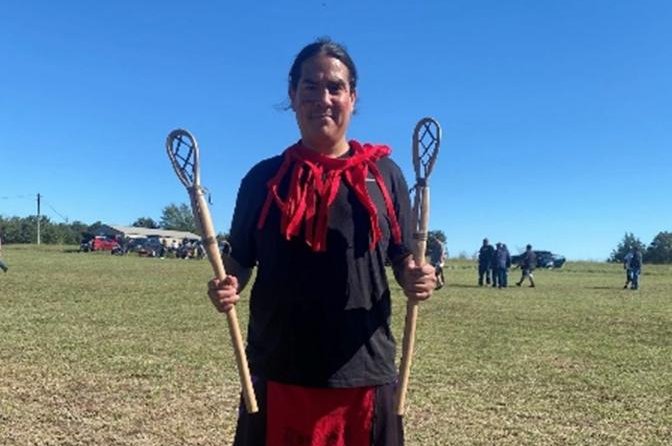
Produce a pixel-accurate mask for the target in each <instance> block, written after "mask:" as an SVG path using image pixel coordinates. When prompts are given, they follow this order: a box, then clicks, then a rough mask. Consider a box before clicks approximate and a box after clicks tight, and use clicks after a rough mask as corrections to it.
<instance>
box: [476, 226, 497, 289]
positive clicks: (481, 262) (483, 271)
mask: <svg viewBox="0 0 672 446" xmlns="http://www.w3.org/2000/svg"><path fill="white" fill-rule="evenodd" d="M494 255H495V248H494V247H493V246H492V245H491V244H490V242H489V241H488V239H487V238H484V239H483V245H481V249H480V250H479V251H478V286H483V277H485V283H486V284H488V285H490V273H491V268H492V259H493V257H494Z"/></svg>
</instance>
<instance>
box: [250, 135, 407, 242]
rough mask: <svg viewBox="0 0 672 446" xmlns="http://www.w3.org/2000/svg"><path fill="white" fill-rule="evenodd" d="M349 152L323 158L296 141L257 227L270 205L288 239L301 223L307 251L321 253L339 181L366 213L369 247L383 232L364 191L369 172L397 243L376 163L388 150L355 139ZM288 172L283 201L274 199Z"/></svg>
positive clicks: (389, 203)
mask: <svg viewBox="0 0 672 446" xmlns="http://www.w3.org/2000/svg"><path fill="white" fill-rule="evenodd" d="M350 148H351V155H350V156H349V157H347V158H329V157H326V156H324V155H321V154H319V153H318V152H315V151H314V150H311V149H309V148H307V147H304V146H302V145H301V143H300V142H299V143H297V144H295V145H293V146H291V147H289V148H288V149H287V150H285V152H284V160H283V162H282V165H281V166H280V169H279V170H278V173H276V174H275V176H274V177H273V178H271V179H270V180H269V182H268V195H267V196H266V201H265V202H264V207H263V208H262V210H261V215H260V216H259V222H258V223H257V228H258V229H261V228H263V226H264V223H265V221H266V217H267V216H268V212H269V209H270V207H271V203H273V202H275V204H276V205H277V206H278V208H279V209H280V213H281V218H280V232H281V233H282V234H283V235H284V236H285V238H286V239H287V240H289V239H291V238H292V237H295V236H297V235H298V234H299V232H300V231H301V225H302V224H303V226H304V233H305V238H306V243H307V244H308V246H310V247H311V248H312V250H313V251H315V252H321V251H325V250H326V248H327V246H326V244H327V219H328V215H329V206H331V204H332V203H333V202H334V199H335V198H336V193H337V192H338V188H339V186H340V183H341V178H343V179H345V182H346V184H348V185H349V186H350V187H351V188H352V190H353V191H354V193H355V195H356V196H357V198H358V199H359V201H360V202H361V203H362V204H363V205H364V207H365V208H366V210H367V211H368V213H369V221H370V223H371V244H370V248H373V247H374V246H375V245H376V244H377V243H378V241H379V240H380V237H381V235H382V231H381V230H380V225H379V224H378V211H377V209H376V206H375V204H374V203H373V200H371V197H370V196H369V194H368V192H367V189H366V177H367V176H368V174H369V172H370V173H371V174H372V175H373V178H374V179H375V181H376V184H378V187H379V188H380V191H381V192H382V194H383V199H384V200H385V207H386V209H387V215H388V219H389V221H390V227H391V231H392V237H393V239H394V241H395V242H396V243H401V230H400V228H399V222H398V221H397V217H396V214H395V211H394V205H393V203H392V199H391V198H390V193H389V191H388V190H387V186H385V183H384V181H383V178H382V176H381V174H380V170H378V167H377V166H376V160H378V159H380V158H382V157H385V156H388V155H389V154H390V152H391V150H390V148H389V147H387V146H376V145H371V144H364V145H361V144H360V143H359V142H357V141H354V140H353V141H350ZM290 167H293V169H292V171H291V177H290V183H289V190H288V192H287V197H286V199H284V200H283V199H282V198H281V197H280V195H279V194H278V188H279V186H280V182H281V181H282V179H283V178H284V177H285V175H286V174H287V172H288V171H289V169H290Z"/></svg>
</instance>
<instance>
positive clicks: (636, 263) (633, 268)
mask: <svg viewBox="0 0 672 446" xmlns="http://www.w3.org/2000/svg"><path fill="white" fill-rule="evenodd" d="M641 274H642V252H641V251H640V250H639V247H637V246H635V248H634V249H633V250H632V258H631V259H630V289H631V290H637V289H639V276H640V275H641Z"/></svg>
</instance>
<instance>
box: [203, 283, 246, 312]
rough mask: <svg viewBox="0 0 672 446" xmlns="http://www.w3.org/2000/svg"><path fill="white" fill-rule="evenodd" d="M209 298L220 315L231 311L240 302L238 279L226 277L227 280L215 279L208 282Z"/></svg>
mask: <svg viewBox="0 0 672 446" xmlns="http://www.w3.org/2000/svg"><path fill="white" fill-rule="evenodd" d="M208 297H209V298H210V301H211V302H212V304H213V305H214V306H215V308H216V309H217V311H219V312H220V313H226V312H228V311H230V310H231V309H232V308H233V307H234V305H236V304H237V303H238V301H239V300H240V296H239V295H238V279H237V278H236V276H231V275H229V276H226V279H224V280H219V279H217V278H214V279H212V280H210V281H209V282H208Z"/></svg>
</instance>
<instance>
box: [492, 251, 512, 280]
mask: <svg viewBox="0 0 672 446" xmlns="http://www.w3.org/2000/svg"><path fill="white" fill-rule="evenodd" d="M494 257H495V265H496V268H497V270H496V271H497V287H498V288H506V287H507V286H508V285H509V283H508V281H509V272H508V270H509V268H510V267H511V254H509V250H508V249H507V247H506V245H505V244H504V243H497V249H496V250H495V256H494Z"/></svg>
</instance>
